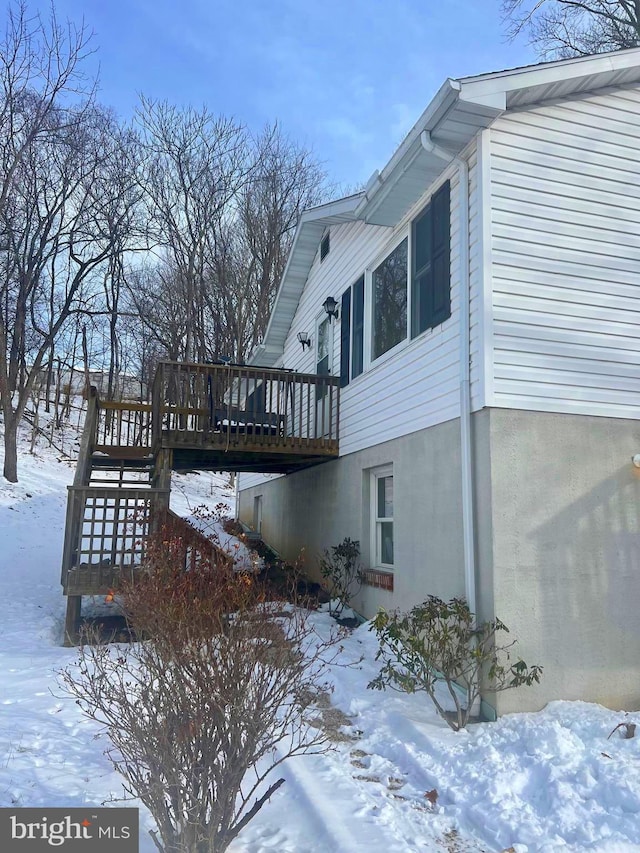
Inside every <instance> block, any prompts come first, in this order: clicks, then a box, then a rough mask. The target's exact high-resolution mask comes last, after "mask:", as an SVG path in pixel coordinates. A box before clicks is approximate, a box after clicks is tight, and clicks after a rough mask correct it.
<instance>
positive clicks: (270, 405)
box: [61, 362, 339, 644]
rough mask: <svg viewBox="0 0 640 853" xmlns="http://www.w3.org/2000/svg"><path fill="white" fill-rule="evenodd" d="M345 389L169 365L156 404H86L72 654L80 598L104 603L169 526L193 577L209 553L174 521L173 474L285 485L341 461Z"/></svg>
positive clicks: (66, 552)
mask: <svg viewBox="0 0 640 853" xmlns="http://www.w3.org/2000/svg"><path fill="white" fill-rule="evenodd" d="M338 412H339V387H338V380H337V378H336V377H331V376H322V377H320V376H314V375H306V374H296V373H292V372H290V371H276V370H264V369H261V368H248V367H244V366H233V365H231V366H230V365H198V364H193V365H189V364H177V363H174V362H163V363H161V364H160V365H159V367H158V371H157V373H156V377H155V380H154V386H153V398H152V402H151V403H139V402H127V401H122V402H113V401H103V400H100V399H99V397H98V394H97V392H96V391H95V389H92V392H91V394H90V396H89V399H88V403H87V414H86V418H85V425H84V431H83V435H82V439H81V443H80V451H79V455H78V463H77V467H76V473H75V477H74V481H73V485H71V486H69V487H68V491H69V493H68V500H67V515H66V524H65V539H64V548H63V555H62V574H61V583H62V587H63V592H64V595H65V596H66V597H67V611H66V620H65V642H66V643H68V644H71V643H75V642H76V641H77V637H78V630H79V626H80V619H81V609H82V597H83V596H87V595H107V594H108V593H109V592H110V591H112V590H115V589H117V587H118V584H119V583H120V582H121V581H122V579H123V578H130V577H132V576H133V575H134V574H135V572H136V571H137V570H138V568H139V567H140V565H141V562H142V559H143V557H144V553H145V548H146V545H147V542H148V539H149V536H150V535H151V534H152V533H153V532H154V531H155V530H157V529H159V528H160V527H161V526H162V525H164V524H167V523H170V524H171V525H173V528H174V529H175V530H176V531H177V532H178V533H179V535H180V537H181V540H182V541H183V542H184V561H185V568H187V567H188V565H189V561H190V560H193V559H194V555H195V554H197V553H202V552H203V551H204V550H206V549H211V548H212V547H213V546H212V544H211V542H210V541H209V540H208V539H207V538H206V537H205V536H203V535H202V534H199V533H198V531H196V530H195V529H194V528H193V527H192V526H191V525H189V524H188V523H187V522H185V521H184V520H183V519H180V518H179V517H178V516H176V515H175V514H173V513H171V511H170V509H169V498H170V490H171V472H172V470H189V469H196V470H214V471H264V472H278V473H280V472H281V473H288V472H290V471H294V470H297V469H298V468H304V467H309V466H310V465H315V464H319V463H321V462H327V461H329V460H331V459H333V458H335V457H336V456H337V455H338Z"/></svg>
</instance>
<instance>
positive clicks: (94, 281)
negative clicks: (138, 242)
mask: <svg viewBox="0 0 640 853" xmlns="http://www.w3.org/2000/svg"><path fill="white" fill-rule="evenodd" d="M51 115H52V116H53V118H54V120H55V119H56V115H57V114H56V113H55V111H52V113H51ZM56 124H57V129H56V130H55V132H54V133H51V134H49V135H47V136H45V135H44V134H42V135H39V136H38V137H37V138H36V139H35V140H33V141H32V142H31V144H30V145H29V147H28V148H27V149H26V150H25V151H24V153H23V155H22V158H21V161H20V163H18V164H17V166H16V169H15V170H14V176H15V184H14V187H13V190H12V192H11V195H10V197H9V198H8V199H7V202H6V204H5V206H4V209H0V229H1V231H2V233H3V234H4V239H5V245H4V247H3V249H4V253H3V256H2V263H3V276H2V279H0V396H1V398H2V411H3V416H4V424H5V433H4V438H5V461H4V476H5V478H6V479H8V480H9V481H11V482H15V481H16V480H17V447H16V436H17V428H18V424H19V422H20V420H21V418H22V415H23V413H24V408H25V405H26V403H27V400H28V397H29V394H30V393H31V389H32V387H33V384H34V382H35V381H36V379H37V378H38V376H39V375H40V371H41V370H42V369H43V368H45V367H46V366H47V364H46V359H47V358H48V357H50V356H51V352H52V349H53V345H54V342H55V341H56V339H57V338H58V336H59V335H60V334H61V333H62V330H63V329H64V326H65V323H66V322H67V321H68V319H69V318H70V317H71V316H72V315H73V314H74V313H77V312H87V311H91V310H92V309H93V308H95V309H96V310H102V306H98V305H97V302H96V300H97V294H99V286H98V282H99V277H100V272H101V270H103V268H104V267H105V265H108V263H109V261H110V259H111V258H112V257H113V255H114V253H116V252H117V250H118V249H120V248H121V246H122V245H123V241H125V240H126V239H127V235H128V233H129V225H130V216H129V212H130V204H131V195H130V193H128V192H127V190H126V187H124V186H123V184H122V182H120V181H118V180H117V179H116V175H115V170H116V166H117V162H118V158H117V152H118V148H119V145H120V139H119V129H118V126H117V125H116V123H115V121H114V119H113V117H112V116H111V115H110V114H108V113H106V112H105V111H104V110H101V109H99V108H98V107H95V106H92V107H91V108H90V109H88V108H86V107H82V117H81V120H80V121H76V120H75V118H74V120H70V121H68V122H67V123H66V124H65V125H64V126H62V125H61V123H60V122H59V121H56ZM129 181H130V183H131V184H132V185H133V183H134V179H133V177H130V178H129Z"/></svg>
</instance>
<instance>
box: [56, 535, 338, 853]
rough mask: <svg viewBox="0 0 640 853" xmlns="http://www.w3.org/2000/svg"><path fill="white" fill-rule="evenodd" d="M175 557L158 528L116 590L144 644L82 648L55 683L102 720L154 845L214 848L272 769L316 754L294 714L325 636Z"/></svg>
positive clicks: (331, 654)
mask: <svg viewBox="0 0 640 853" xmlns="http://www.w3.org/2000/svg"><path fill="white" fill-rule="evenodd" d="M184 551H185V544H184V541H183V539H182V538H181V537H177V538H172V537H171V536H170V534H169V533H168V532H167V531H166V530H163V531H161V533H160V536H158V537H157V538H156V540H154V541H153V542H152V543H151V545H150V550H149V552H148V554H149V556H148V565H147V569H149V571H148V572H144V574H143V575H142V576H141V577H140V578H139V580H138V582H137V583H136V584H133V585H127V586H125V587H124V589H123V590H122V592H123V602H124V608H125V612H126V614H127V617H128V620H129V624H130V626H131V627H132V628H133V629H135V631H136V633H137V635H138V636H144V637H146V638H147V641H146V642H138V643H130V644H129V645H128V646H123V645H119V646H108V645H104V644H97V645H87V646H84V647H82V648H81V650H80V659H79V662H78V664H77V666H76V667H74V668H69V669H67V670H66V672H64V673H63V674H62V678H63V684H64V686H65V687H66V689H67V691H68V692H69V693H70V694H71V695H72V696H73V697H75V698H76V699H77V700H78V702H79V704H80V707H81V708H82V710H83V711H84V712H85V714H87V715H88V716H89V717H91V718H92V719H94V720H96V721H98V722H99V723H101V724H102V725H103V726H104V727H105V730H106V732H107V734H108V737H109V739H110V741H111V743H112V747H113V748H112V749H111V750H110V751H108V752H107V755H108V756H109V758H110V759H111V761H112V762H113V764H114V766H115V768H116V769H117V770H118V771H119V772H120V773H121V774H122V776H123V777H124V779H125V790H126V791H127V793H128V794H129V795H132V796H138V797H139V798H140V799H141V800H142V802H143V803H144V804H145V805H146V806H147V807H148V809H149V810H150V812H151V814H152V815H153V818H154V820H155V821H156V824H157V832H152V833H151V835H152V837H153V840H154V842H155V844H156V847H157V848H158V850H160V851H164V853H223V851H225V850H227V848H228V847H229V845H230V844H231V842H232V841H233V840H234V839H235V838H236V837H237V836H238V835H239V833H240V832H242V830H243V829H244V828H245V827H246V826H247V824H248V823H249V822H250V821H251V820H252V819H253V818H254V817H255V815H256V814H257V813H258V812H259V811H260V809H261V808H262V807H263V806H264V805H265V804H266V803H267V802H268V800H269V798H270V797H271V796H272V795H273V794H274V793H275V792H276V791H277V790H278V789H279V788H280V786H281V785H282V784H283V783H284V781H285V780H284V778H278V777H277V776H275V777H274V771H275V770H276V769H277V768H278V767H279V766H280V765H281V764H282V763H283V762H284V761H285V760H287V759H289V758H292V757H293V756H297V755H302V754H308V753H313V752H318V751H323V750H324V749H325V746H324V745H325V743H326V741H327V735H326V733H325V731H324V730H323V728H322V727H321V726H318V724H317V722H316V723H315V726H310V725H309V723H310V722H311V720H309V719H308V714H309V712H310V711H311V710H312V708H313V703H314V701H315V700H316V699H317V697H318V696H319V694H321V693H323V692H324V691H326V685H325V684H324V679H325V676H326V675H327V674H328V669H327V667H328V665H329V664H330V663H331V662H332V661H333V660H335V657H336V655H337V651H338V643H339V635H334V636H332V637H330V638H328V639H327V638H324V639H323V638H321V637H320V636H318V635H317V634H316V633H315V631H314V625H313V621H312V616H311V614H310V613H309V612H308V611H306V610H302V609H300V608H296V607H291V606H289V605H286V604H285V603H284V602H279V603H275V602H273V601H271V600H270V598H269V596H268V591H267V590H266V589H265V588H264V587H263V586H262V585H261V584H260V583H259V582H258V581H257V580H256V579H255V578H253V577H250V576H247V575H243V574H241V573H239V572H236V571H234V570H233V568H232V567H230V566H229V565H225V564H222V565H220V564H218V565H212V563H211V560H210V558H209V559H207V558H205V557H204V555H203V553H201V554H200V557H199V560H198V561H197V563H196V565H194V566H192V568H191V569H190V570H189V571H188V572H185V571H184ZM209 553H211V552H210V550H209ZM311 716H312V717H313V718H314V722H315V721H316V720H317V718H318V710H317V708H316V709H315V711H314V712H313V713H312V714H311Z"/></svg>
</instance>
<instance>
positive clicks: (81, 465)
mask: <svg viewBox="0 0 640 853" xmlns="http://www.w3.org/2000/svg"><path fill="white" fill-rule="evenodd" d="M98 406H99V400H98V391H97V389H96V388H95V387H94V386H93V385H92V386H91V387H90V388H89V395H88V397H87V413H86V415H85V418H84V429H83V430H82V437H81V439H80V449H79V450H78V462H77V464H76V473H75V476H74V478H73V485H74V486H86V485H87V484H88V482H89V478H90V476H91V454H92V453H93V447H94V445H95V443H96V432H97V429H98Z"/></svg>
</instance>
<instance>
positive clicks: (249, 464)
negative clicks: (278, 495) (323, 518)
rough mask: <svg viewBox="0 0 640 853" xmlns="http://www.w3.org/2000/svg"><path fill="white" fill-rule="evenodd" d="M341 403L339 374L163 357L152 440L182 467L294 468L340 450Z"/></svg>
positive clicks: (154, 400) (154, 402) (285, 470)
mask: <svg viewBox="0 0 640 853" xmlns="http://www.w3.org/2000/svg"><path fill="white" fill-rule="evenodd" d="M339 403H340V389H339V381H338V378H337V377H335V376H316V375H310V374H305V373H293V372H290V371H286V370H270V369H263V368H252V367H244V366H242V367H240V366H235V365H208V364H181V363H176V362H163V363H161V364H160V366H159V367H158V371H157V373H156V377H155V381H154V385H153V397H152V410H153V415H152V417H153V426H152V441H153V447H154V451H157V449H158V448H159V447H161V448H164V449H168V450H172V451H173V460H174V461H173V465H172V467H173V468H174V469H177V470H179V469H184V468H197V469H209V470H216V471H257V472H274V473H289V472H291V471H294V470H296V469H297V468H302V467H308V466H309V465H313V464H318V463H320V462H325V461H327V460H328V459H331V458H333V457H336V456H337V455H338V421H339V414H340V413H339Z"/></svg>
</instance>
